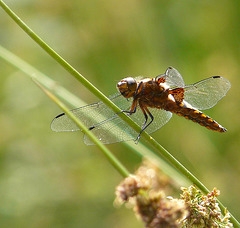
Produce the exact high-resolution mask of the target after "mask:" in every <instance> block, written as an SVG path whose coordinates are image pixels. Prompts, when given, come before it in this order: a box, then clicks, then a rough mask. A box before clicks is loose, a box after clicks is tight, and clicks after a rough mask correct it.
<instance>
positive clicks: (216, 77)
mask: <svg viewBox="0 0 240 228" xmlns="http://www.w3.org/2000/svg"><path fill="white" fill-rule="evenodd" d="M213 78H221V76H213Z"/></svg>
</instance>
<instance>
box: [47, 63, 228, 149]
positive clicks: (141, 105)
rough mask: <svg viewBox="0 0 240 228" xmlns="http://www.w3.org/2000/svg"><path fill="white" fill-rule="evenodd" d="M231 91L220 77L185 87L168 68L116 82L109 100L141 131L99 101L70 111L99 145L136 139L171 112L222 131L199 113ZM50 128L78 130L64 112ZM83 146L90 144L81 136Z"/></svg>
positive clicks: (173, 71)
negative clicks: (93, 135)
mask: <svg viewBox="0 0 240 228" xmlns="http://www.w3.org/2000/svg"><path fill="white" fill-rule="evenodd" d="M230 88H231V84H230V82H229V81H228V80H227V79H226V78H224V77H221V76H213V77H210V78H207V79H204V80H202V81H199V82H197V83H194V84H192V85H185V83H184V80H183V78H182V76H181V74H180V73H179V72H178V71H177V70H176V69H174V68H173V67H168V68H167V70H166V72H165V73H164V74H160V75H158V76H156V77H155V78H150V77H149V78H143V77H137V78H132V77H127V78H124V79H122V80H121V81H120V82H118V83H117V89H118V93H117V94H115V95H113V96H110V97H109V99H110V100H111V101H112V102H113V103H114V104H116V105H117V106H118V107H119V108H120V109H121V110H122V112H125V113H126V114H127V115H128V116H129V117H130V118H131V119H132V120H133V121H135V122H136V123H137V124H138V125H139V126H141V127H142V128H141V129H142V130H141V131H140V132H137V131H135V130H134V129H133V128H131V127H130V126H129V125H128V124H127V123H126V122H125V121H124V120H122V119H121V118H120V117H119V113H117V114H116V113H114V112H113V111H112V110H111V109H110V108H109V107H107V106H106V105H105V104H104V103H103V102H101V101H100V102H98V103H94V104H90V105H86V106H83V107H80V108H76V109H73V110H71V112H72V113H73V114H74V115H75V116H76V117H77V118H79V119H80V120H81V121H82V122H83V123H84V124H85V125H86V126H87V127H88V129H89V131H92V132H93V133H94V134H95V136H96V137H97V138H98V139H99V140H100V141H101V142H102V143H103V144H111V143H116V142H121V141H128V140H136V141H137V142H138V140H139V139H140V136H141V133H142V132H143V131H146V132H147V133H149V134H151V133H153V132H155V131H157V130H158V129H160V128H161V127H162V126H164V125H165V124H166V123H167V122H168V121H169V120H170V119H171V117H172V113H175V114H177V115H179V116H182V117H184V118H186V119H189V120H191V121H193V122H195V123H197V124H199V125H201V126H203V127H206V128H207V129H210V130H213V131H216V132H220V133H223V132H226V131H227V130H226V128H224V127H223V126H221V125H220V124H218V123H217V122H216V121H215V120H213V119H212V118H211V117H209V116H207V115H205V114H204V113H203V112H201V111H199V110H206V109H210V108H212V107H213V106H215V105H216V104H217V103H218V101H219V100H221V99H222V98H223V97H224V96H225V95H226V93H227V92H228V90H229V89H230ZM51 129H52V130H53V131H56V132H65V131H78V130H81V129H80V128H79V127H78V126H77V125H76V124H75V123H74V122H73V121H72V120H71V119H70V118H69V117H68V116H67V115H66V114H65V113H62V114H60V115H58V116H56V117H55V118H54V119H53V121H52V123H51ZM84 143H85V144H87V145H93V144H94V143H93V142H92V141H91V140H90V138H89V137H88V136H87V135H86V134H85V135H84Z"/></svg>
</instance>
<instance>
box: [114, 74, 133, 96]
mask: <svg viewBox="0 0 240 228" xmlns="http://www.w3.org/2000/svg"><path fill="white" fill-rule="evenodd" d="M117 88H118V90H119V92H120V93H121V94H122V95H123V96H124V97H126V98H129V97H132V96H133V95H134V93H135V92H136V90H137V82H136V80H135V79H134V78H131V77H128V78H124V79H122V80H121V81H120V82H118V84H117Z"/></svg>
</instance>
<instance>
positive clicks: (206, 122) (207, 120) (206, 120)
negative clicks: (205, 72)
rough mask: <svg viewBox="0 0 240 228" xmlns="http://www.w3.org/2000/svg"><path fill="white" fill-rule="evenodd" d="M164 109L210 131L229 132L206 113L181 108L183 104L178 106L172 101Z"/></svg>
mask: <svg viewBox="0 0 240 228" xmlns="http://www.w3.org/2000/svg"><path fill="white" fill-rule="evenodd" d="M164 109H165V110H167V111H170V112H173V113H176V114H177V115H179V116H183V117H185V118H186V119H189V120H192V121H193V122H195V123H198V124H200V125H201V126H204V127H206V128H208V129H210V130H213V131H218V132H225V131H227V129H226V128H224V127H223V126H221V125H220V124H218V123H217V122H216V121H215V120H213V119H212V118H211V117H209V116H207V115H205V114H204V113H202V112H200V111H198V110H196V109H192V108H187V107H184V106H181V104H180V105H178V104H176V103H175V102H171V101H170V102H169V103H168V104H166V106H165V107H164Z"/></svg>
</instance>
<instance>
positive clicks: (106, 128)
mask: <svg viewBox="0 0 240 228" xmlns="http://www.w3.org/2000/svg"><path fill="white" fill-rule="evenodd" d="M149 111H150V112H151V114H152V115H153V116H154V121H153V122H152V124H150V125H149V127H148V128H147V129H146V132H147V133H149V134H150V133H153V132H155V131H157V130H158V129H159V128H161V127H162V126H163V125H165V124H166V123H167V122H168V121H169V120H170V118H171V117H172V113H171V112H167V111H165V110H160V109H151V108H149ZM129 117H130V118H131V119H132V120H133V121H134V122H136V123H137V124H138V125H139V126H140V127H142V125H143V123H144V121H145V117H144V115H143V113H142V111H141V109H140V108H139V107H137V111H136V113H134V114H132V115H130V116H129ZM92 132H93V133H94V134H95V135H96V136H97V138H98V139H99V140H100V141H101V142H102V143H104V144H110V143H116V142H121V141H128V140H132V139H136V138H137V136H138V134H139V132H136V131H135V130H134V129H132V128H131V127H130V126H129V125H128V124H127V123H126V122H125V121H123V120H122V119H121V118H120V117H118V116H117V115H116V116H114V117H113V118H112V119H111V120H110V121H108V120H107V121H105V122H102V123H100V124H98V125H97V126H96V127H95V128H93V129H92ZM84 142H85V143H86V144H87V145H93V143H92V141H91V140H90V139H89V138H88V136H87V135H85V136H84Z"/></svg>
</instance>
